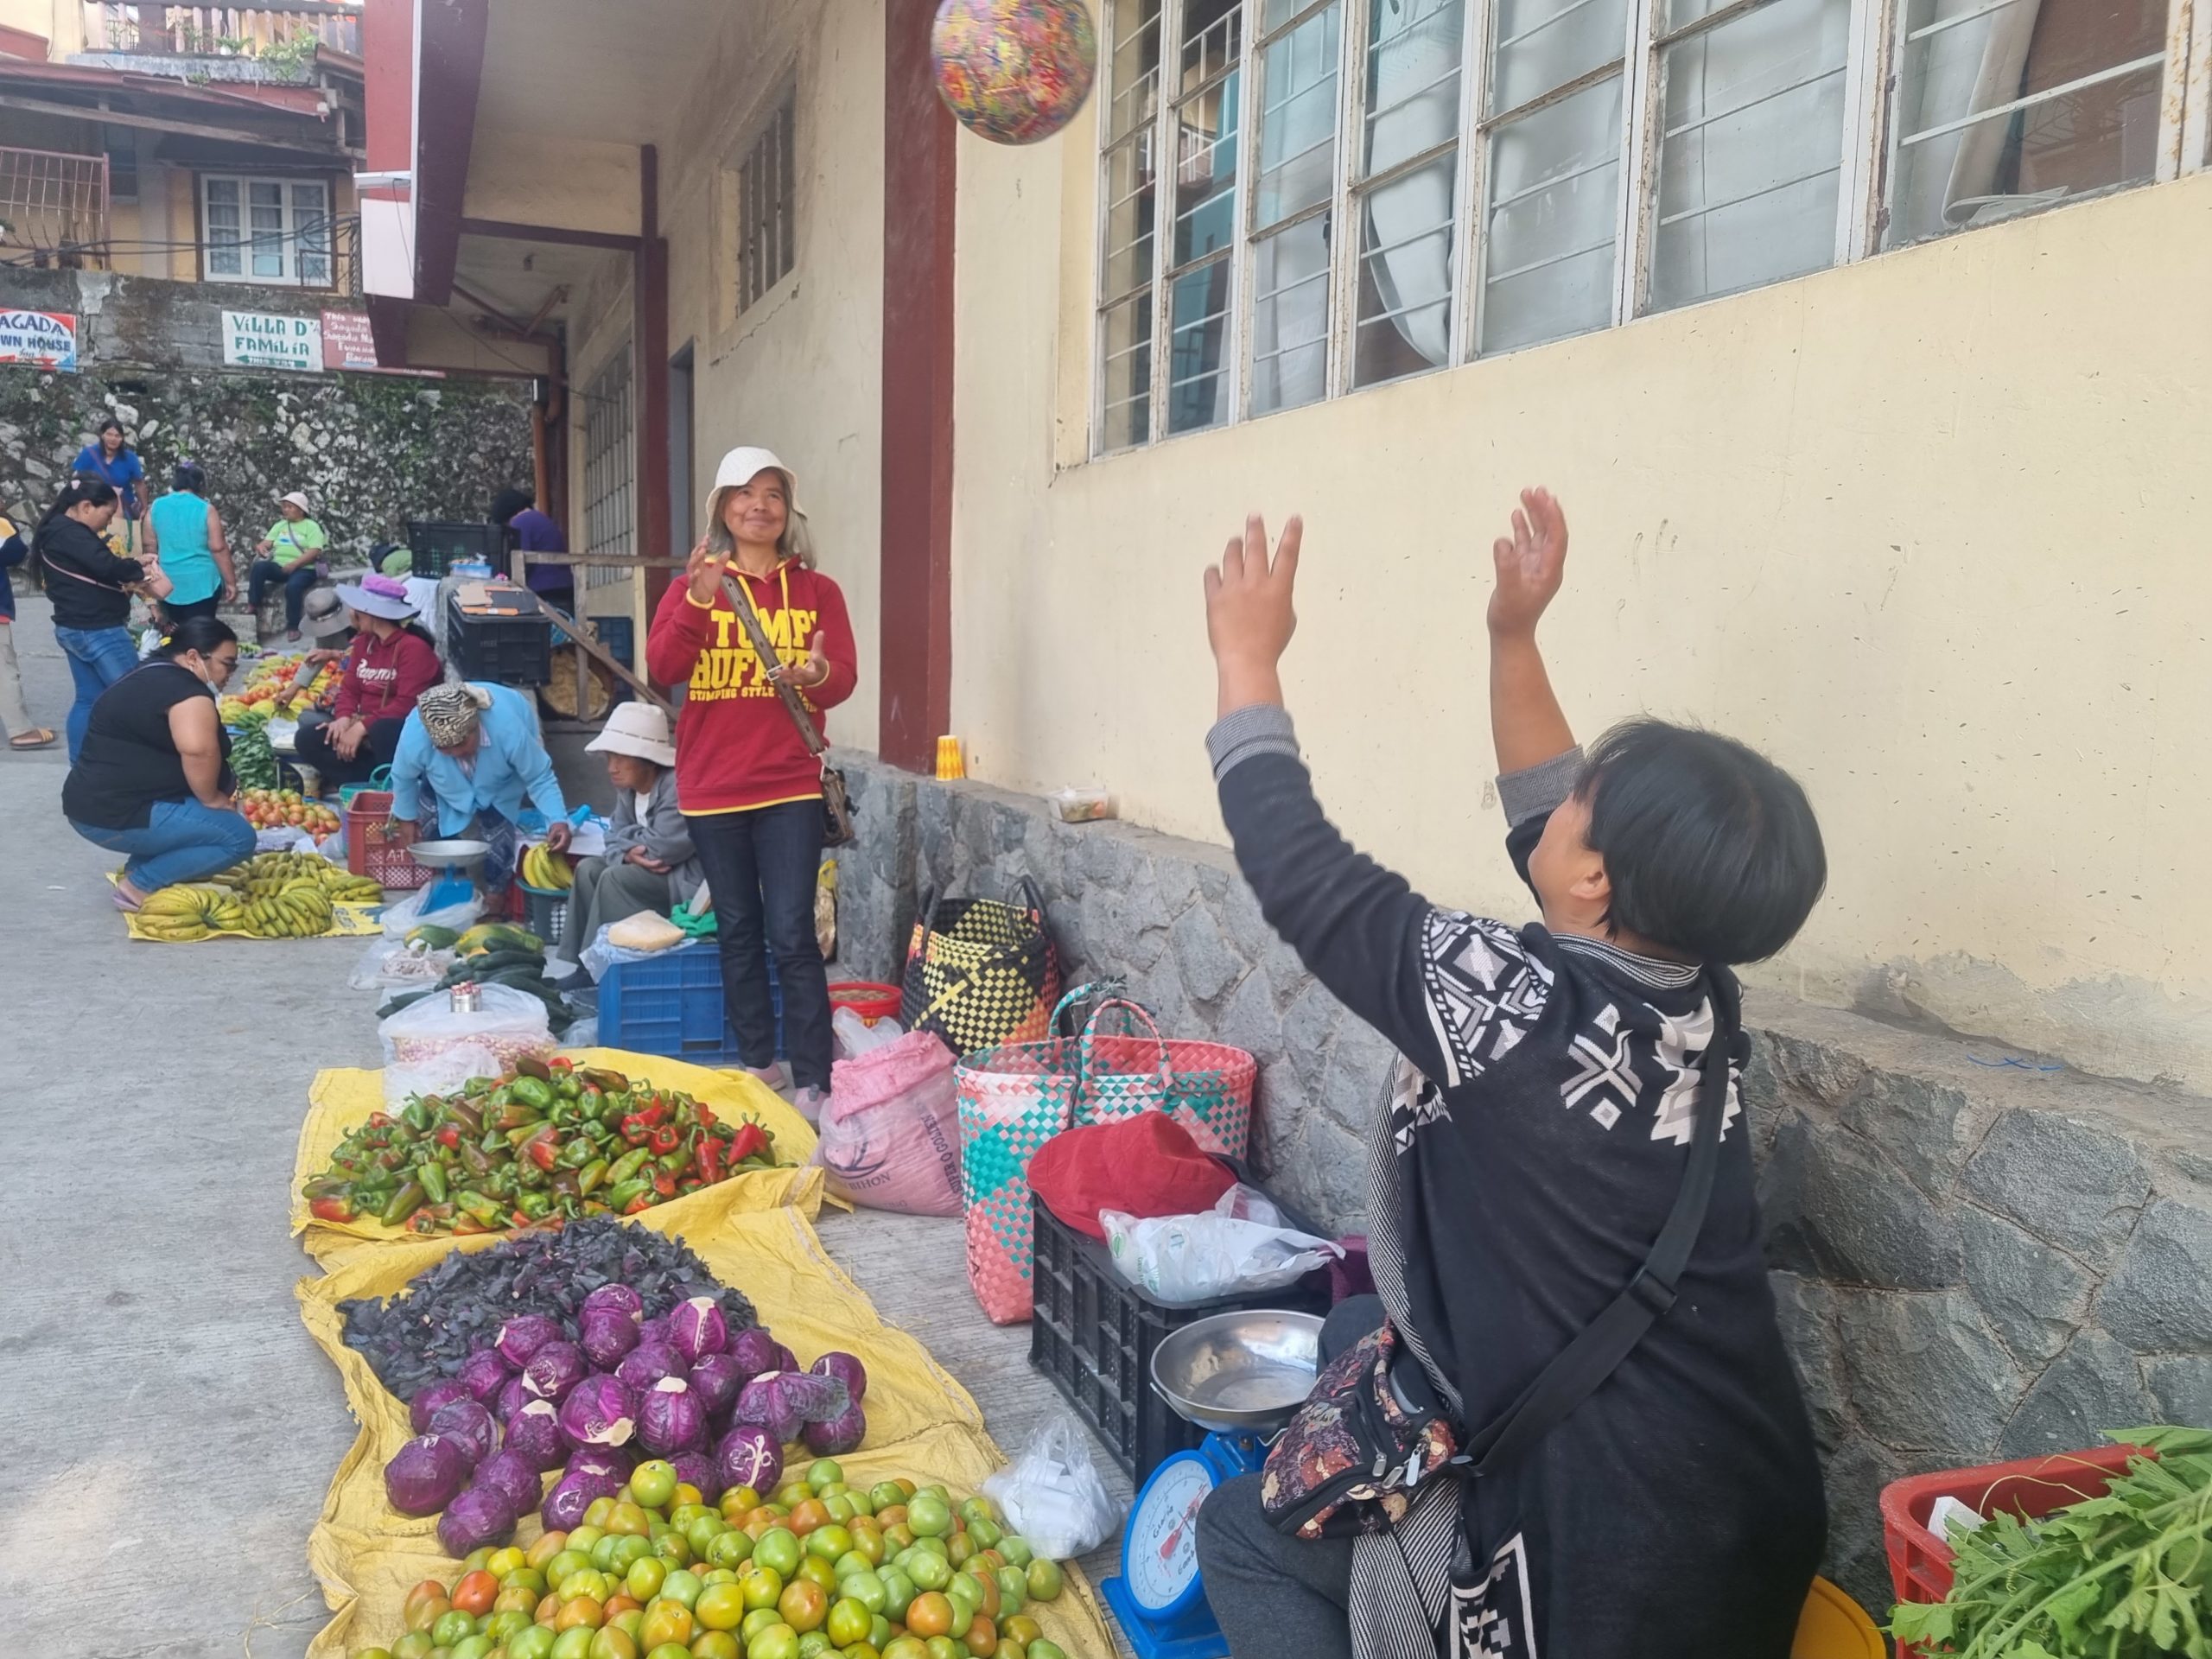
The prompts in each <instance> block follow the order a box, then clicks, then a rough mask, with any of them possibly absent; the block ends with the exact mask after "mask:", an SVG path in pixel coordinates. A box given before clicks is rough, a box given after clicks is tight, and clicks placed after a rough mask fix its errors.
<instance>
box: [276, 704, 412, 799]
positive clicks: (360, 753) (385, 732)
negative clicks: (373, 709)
mask: <svg viewBox="0 0 2212 1659" xmlns="http://www.w3.org/2000/svg"><path fill="white" fill-rule="evenodd" d="M333 724H334V722H333V721H331V720H330V719H329V717H328V716H327V715H322V716H317V715H310V716H308V719H307V720H303V721H301V722H300V734H299V735H298V736H297V737H296V738H294V739H293V740H292V747H293V748H294V750H295V751H296V752H297V753H298V755H299V757H300V759H301V760H302V761H304V762H305V763H306V764H307V765H308V766H313V767H314V768H315V770H316V771H317V772H321V774H322V781H323V784H324V785H325V786H326V787H327V788H334V787H335V786H336V785H340V784H365V783H367V782H368V781H369V776H370V774H371V773H372V772H375V771H376V769H377V768H378V766H390V765H391V757H392V756H393V755H395V754H397V753H399V734H400V733H401V732H403V731H404V730H405V729H406V728H407V722H406V721H404V720H372V721H370V722H369V730H368V735H366V736H365V737H364V738H363V739H362V740H361V747H359V748H358V749H356V750H354V751H353V759H352V760H346V758H345V757H344V756H342V755H340V753H338V751H337V750H336V749H334V748H333V747H331V746H330V728H331V726H332V725H333Z"/></svg>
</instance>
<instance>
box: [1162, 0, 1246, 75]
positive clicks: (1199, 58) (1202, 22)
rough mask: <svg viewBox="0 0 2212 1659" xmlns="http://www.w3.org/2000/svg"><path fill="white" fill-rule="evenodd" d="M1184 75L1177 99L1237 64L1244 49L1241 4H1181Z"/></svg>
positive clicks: (1186, 0) (1230, 0) (1215, 0)
mask: <svg viewBox="0 0 2212 1659" xmlns="http://www.w3.org/2000/svg"><path fill="white" fill-rule="evenodd" d="M1182 7H1183V72H1182V75H1181V77H1180V78H1179V79H1178V81H1177V82H1176V87H1175V90H1176V92H1177V95H1178V96H1180V95H1181V94H1183V93H1185V92H1192V91H1193V90H1195V89H1196V88H1197V87H1198V86H1201V85H1203V84H1204V83H1205V81H1207V80H1209V79H1212V78H1213V77H1214V76H1216V75H1217V74H1219V73H1222V72H1223V71H1224V70H1225V69H1227V68H1228V67H1230V65H1231V64H1233V63H1235V62H1236V59H1237V55H1238V54H1240V53H1242V52H1243V49H1244V9H1243V6H1242V5H1240V4H1239V3H1238V0H1182Z"/></svg>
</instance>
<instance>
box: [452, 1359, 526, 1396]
mask: <svg viewBox="0 0 2212 1659" xmlns="http://www.w3.org/2000/svg"><path fill="white" fill-rule="evenodd" d="M513 1375H514V1368H513V1367H512V1366H511V1365H509V1364H508V1363H507V1362H506V1361H505V1359H503V1358H502V1357H500V1355H499V1350H498V1349H496V1348H479V1349H478V1350H477V1351H475V1352H474V1353H473V1354H471V1355H470V1356H469V1357H467V1359H465V1360H463V1361H461V1377H460V1382H461V1386H462V1387H463V1388H465V1389H467V1390H468V1392H469V1394H470V1395H472V1396H473V1397H474V1399H475V1400H476V1401H477V1402H478V1403H479V1404H480V1405H486V1406H488V1405H490V1404H491V1403H492V1402H493V1401H494V1400H496V1399H498V1398H499V1390H500V1389H504V1388H505V1387H506V1386H507V1379H508V1378H509V1377H510V1376H513Z"/></svg>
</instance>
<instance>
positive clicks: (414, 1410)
mask: <svg viewBox="0 0 2212 1659" xmlns="http://www.w3.org/2000/svg"><path fill="white" fill-rule="evenodd" d="M474 1398H475V1396H474V1395H472V1394H470V1393H469V1391H468V1389H467V1386H466V1385H465V1384H463V1383H458V1382H455V1381H454V1379H453V1378H452V1377H447V1378H445V1379H444V1380H443V1381H442V1382H437V1383H431V1384H430V1386H429V1388H427V1389H421V1390H420V1391H418V1392H417V1393H416V1395H415V1397H414V1398H413V1399H412V1400H410V1401H409V1402H407V1421H408V1422H409V1423H410V1425H412V1427H414V1430H415V1432H416V1433H417V1434H427V1433H429V1432H430V1418H431V1415H432V1414H434V1413H435V1412H436V1410H437V1408H439V1407H440V1406H445V1405H450V1404H452V1403H453V1402H454V1401H456V1400H472V1399H474Z"/></svg>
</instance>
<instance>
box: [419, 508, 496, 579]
mask: <svg viewBox="0 0 2212 1659" xmlns="http://www.w3.org/2000/svg"><path fill="white" fill-rule="evenodd" d="M514 543H515V537H513V535H512V533H511V532H510V531H508V530H507V528H506V527H505V525H503V524H426V523H423V521H421V520H419V519H415V518H410V519H409V520H408V521H407V550H408V551H409V552H410V553H411V554H413V555H414V558H415V562H414V563H413V565H412V566H411V567H410V572H409V573H410V575H417V576H445V575H452V574H453V568H454V566H455V565H456V564H468V563H478V564H488V565H490V566H491V567H492V574H493V575H495V576H505V575H509V574H511V571H512V566H511V565H510V564H509V563H508V562H507V556H508V552H509V550H511V549H512V547H513V545H514Z"/></svg>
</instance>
